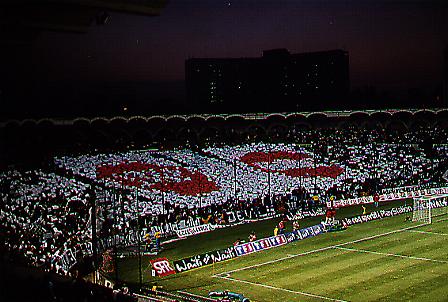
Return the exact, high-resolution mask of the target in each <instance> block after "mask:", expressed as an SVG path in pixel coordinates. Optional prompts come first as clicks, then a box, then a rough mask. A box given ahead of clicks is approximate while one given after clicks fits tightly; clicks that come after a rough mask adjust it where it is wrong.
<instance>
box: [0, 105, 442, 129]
mask: <svg viewBox="0 0 448 302" xmlns="http://www.w3.org/2000/svg"><path fill="white" fill-rule="evenodd" d="M442 113H445V114H446V113H448V108H433V109H387V110H379V109H378V110H375V109H372V110H344V111H319V112H279V113H244V114H189V115H186V114H183V115H180V114H178V115H151V116H143V115H136V116H113V117H104V116H97V117H90V118H87V117H76V118H73V119H61V118H42V119H24V120H17V119H12V120H6V121H2V122H0V127H5V126H6V125H8V124H18V125H22V124H24V123H29V122H31V123H33V124H40V123H42V122H49V123H51V124H53V125H73V124H74V123H75V122H78V121H84V122H87V123H89V124H90V123H93V122H95V121H103V122H106V123H109V122H113V121H116V120H122V121H124V122H129V121H133V120H144V121H146V122H148V121H151V120H162V121H165V122H167V121H170V120H173V119H180V120H183V121H185V122H187V121H189V120H192V119H200V120H204V121H207V120H209V119H221V120H230V119H233V118H237V119H242V120H265V119H269V118H274V117H278V118H281V119H286V118H294V117H297V118H300V117H302V118H312V117H316V116H317V117H318V116H321V117H330V118H338V117H351V116H355V115H361V116H362V115H364V116H372V115H377V114H384V115H387V116H394V115H396V114H408V115H411V116H414V115H417V114H432V115H437V114H442Z"/></svg>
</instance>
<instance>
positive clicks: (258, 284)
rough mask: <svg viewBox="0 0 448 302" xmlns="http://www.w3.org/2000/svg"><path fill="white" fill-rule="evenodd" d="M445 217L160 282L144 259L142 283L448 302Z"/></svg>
mask: <svg viewBox="0 0 448 302" xmlns="http://www.w3.org/2000/svg"><path fill="white" fill-rule="evenodd" d="M443 218H445V219H446V216H445V217H442V219H439V220H437V219H436V220H435V221H434V222H433V223H432V224H430V225H421V224H420V225H419V224H417V223H413V222H410V221H406V220H405V215H400V216H396V217H392V218H386V219H383V220H376V221H372V222H368V223H363V224H358V225H354V226H351V227H350V228H349V229H348V230H346V231H342V232H333V233H325V234H322V235H319V236H317V237H313V238H309V239H305V240H302V241H296V242H294V243H290V244H287V245H284V246H282V247H278V248H273V249H270V250H267V251H262V252H258V253H254V254H250V255H247V256H243V257H238V258H235V259H232V260H228V261H225V262H221V263H216V264H215V265H210V266H206V267H202V268H198V269H195V270H192V271H188V272H184V273H179V274H174V275H170V276H167V277H165V278H158V279H155V278H154V277H151V276H150V270H151V267H150V266H149V265H148V262H149V261H148V259H147V258H143V260H142V263H143V265H142V272H143V282H144V284H145V285H147V286H150V285H154V284H157V285H159V286H163V289H164V290H165V291H177V290H182V291H187V292H190V293H194V294H199V295H203V296H206V295H207V294H208V292H209V291H212V290H218V291H219V290H229V291H234V292H237V293H242V294H244V296H245V297H247V298H249V299H250V301H448V225H447V224H448V221H447V220H444V219H443ZM316 221H317V219H316V218H314V219H308V220H306V221H303V224H302V225H303V226H306V225H307V224H309V225H311V224H315V223H316ZM274 223H275V221H264V222H259V223H256V224H250V225H242V226H239V227H238V228H229V229H223V230H218V231H215V232H212V233H208V234H204V235H201V236H196V237H194V238H191V239H187V240H182V241H179V242H177V243H173V244H172V245H171V246H170V245H168V246H167V248H166V250H165V251H164V252H162V253H161V254H160V255H158V256H157V257H167V258H168V259H169V260H176V259H180V258H182V257H185V256H191V255H194V254H197V253H200V252H203V251H204V249H206V248H207V247H211V246H213V248H209V250H212V249H214V248H216V247H217V248H219V247H220V246H222V245H224V246H228V245H229V242H225V241H229V240H232V239H233V238H234V237H235V236H238V234H248V233H249V232H250V230H251V229H256V230H257V232H258V233H259V234H262V235H263V234H264V233H266V234H265V235H266V236H268V235H270V232H271V227H272V225H273V224H274ZM259 237H261V236H259ZM137 263H138V262H137V259H136V258H127V259H123V260H122V261H120V263H119V266H118V272H119V276H120V279H123V280H125V281H126V282H128V283H134V284H135V283H136V282H137V280H138V269H137V266H136V265H137Z"/></svg>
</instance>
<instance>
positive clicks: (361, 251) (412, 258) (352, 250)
mask: <svg viewBox="0 0 448 302" xmlns="http://www.w3.org/2000/svg"><path fill="white" fill-rule="evenodd" d="M335 249H339V250H344V251H351V252H358V253H366V254H375V255H382V256H390V257H398V258H405V259H411V260H421V261H430V262H437V263H448V261H444V260H437V259H431V258H422V257H414V256H406V255H400V254H392V253H382V252H375V251H369V250H360V249H351V248H346V247H335Z"/></svg>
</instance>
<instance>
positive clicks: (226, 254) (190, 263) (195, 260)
mask: <svg viewBox="0 0 448 302" xmlns="http://www.w3.org/2000/svg"><path fill="white" fill-rule="evenodd" d="M235 257H236V254H235V251H234V249H233V246H232V247H228V248H225V249H222V250H216V251H212V252H208V253H205V254H200V255H197V256H193V257H188V258H184V259H182V260H177V261H174V262H173V263H174V269H175V270H176V272H178V273H181V272H185V271H189V270H191V269H194V268H198V267H202V266H205V265H209V264H213V263H216V262H221V261H224V260H228V259H232V258H235Z"/></svg>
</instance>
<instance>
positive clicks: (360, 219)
mask: <svg viewBox="0 0 448 302" xmlns="http://www.w3.org/2000/svg"><path fill="white" fill-rule="evenodd" d="M412 210H413V209H412V207H411V206H402V207H398V208H392V209H390V210H381V211H376V212H372V213H370V214H367V215H359V216H354V217H349V218H344V219H342V221H343V222H345V223H346V225H348V226H350V225H353V224H358V223H364V222H368V221H372V220H377V219H383V218H386V217H392V216H397V215H400V214H403V213H409V212H412Z"/></svg>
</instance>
